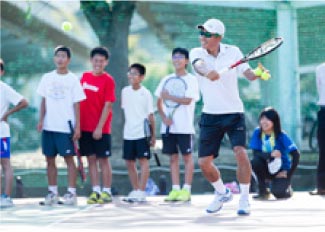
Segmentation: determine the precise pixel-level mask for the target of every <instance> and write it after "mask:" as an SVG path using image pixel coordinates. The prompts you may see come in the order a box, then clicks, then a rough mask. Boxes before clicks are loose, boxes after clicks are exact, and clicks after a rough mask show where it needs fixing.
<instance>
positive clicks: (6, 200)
mask: <svg viewBox="0 0 325 232" xmlns="http://www.w3.org/2000/svg"><path fill="white" fill-rule="evenodd" d="M12 206H14V203H13V202H12V199H11V198H10V197H5V196H1V198H0V208H8V207H12Z"/></svg>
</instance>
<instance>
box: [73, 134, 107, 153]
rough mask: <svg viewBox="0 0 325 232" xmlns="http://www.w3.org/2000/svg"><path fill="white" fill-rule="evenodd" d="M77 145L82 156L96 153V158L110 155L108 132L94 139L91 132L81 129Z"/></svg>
mask: <svg viewBox="0 0 325 232" xmlns="http://www.w3.org/2000/svg"><path fill="white" fill-rule="evenodd" d="M79 146H80V153H81V155H83V156H90V155H96V157H98V158H107V157H110V156H111V155H112V154H111V135H110V134H103V135H102V138H101V139H99V140H96V139H94V138H93V133H92V132H87V131H82V132H81V138H80V139H79Z"/></svg>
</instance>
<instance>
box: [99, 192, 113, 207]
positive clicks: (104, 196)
mask: <svg viewBox="0 0 325 232" xmlns="http://www.w3.org/2000/svg"><path fill="white" fill-rule="evenodd" d="M110 202H112V196H111V194H109V193H107V192H104V191H103V192H102V193H101V194H100V197H99V199H98V204H107V203H110Z"/></svg>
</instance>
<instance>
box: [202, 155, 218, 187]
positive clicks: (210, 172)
mask: <svg viewBox="0 0 325 232" xmlns="http://www.w3.org/2000/svg"><path fill="white" fill-rule="evenodd" d="M199 166H200V168H201V170H202V173H203V175H204V177H205V178H206V179H207V180H208V181H209V182H210V183H213V182H216V181H218V180H219V178H220V171H219V169H218V168H217V167H216V166H215V165H214V163H213V155H210V156H205V157H201V158H199Z"/></svg>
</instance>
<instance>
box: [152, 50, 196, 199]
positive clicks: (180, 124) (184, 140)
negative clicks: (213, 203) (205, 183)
mask: <svg viewBox="0 0 325 232" xmlns="http://www.w3.org/2000/svg"><path fill="white" fill-rule="evenodd" d="M172 62H173V65H174V68H175V73H173V74H170V75H168V76H166V77H164V78H163V79H162V80H161V81H160V83H159V85H158V87H157V89H156V91H155V95H156V96H157V97H158V101H157V107H158V111H159V114H160V116H161V118H162V124H161V133H162V140H163V149H162V152H163V153H164V154H168V155H170V169H171V178H172V190H171V191H170V192H169V194H168V197H167V198H166V199H165V201H184V202H186V201H190V199H191V184H192V178H193V169H194V163H193V158H192V149H193V148H192V135H193V134H194V133H195V129H194V110H195V102H196V101H198V100H199V98H200V95H199V88H198V82H197V79H196V77H195V76H194V75H192V74H189V73H188V72H187V71H186V66H187V64H188V62H189V53H188V50H186V49H185V48H175V49H174V50H173V51H172ZM175 76H176V77H177V78H181V79H182V80H183V81H184V82H185V85H186V87H187V88H186V90H185V96H184V97H175V96H172V95H170V94H169V93H168V92H167V91H165V90H164V85H165V83H166V82H167V81H168V80H170V78H174V77H175ZM164 100H170V101H173V102H176V103H178V104H180V106H179V107H178V108H177V109H176V110H175V112H174V114H173V117H172V118H169V117H168V113H167V108H166V106H165V104H164V103H163V102H164ZM166 126H169V127H170V129H169V132H170V133H169V134H167V133H166ZM179 152H181V154H182V155H183V161H184V166H185V177H184V185H183V188H182V189H181V188H180V180H179V156H178V153H179Z"/></svg>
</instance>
